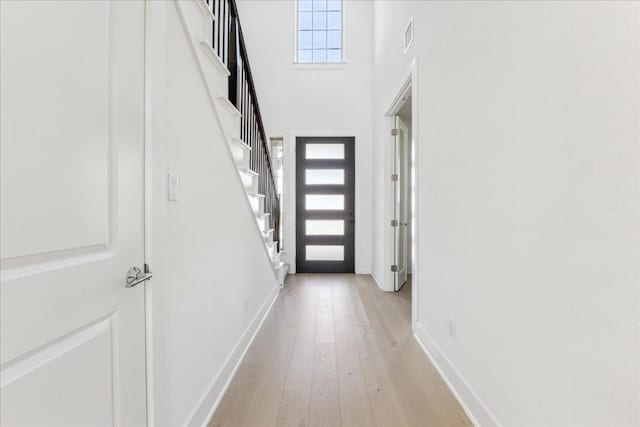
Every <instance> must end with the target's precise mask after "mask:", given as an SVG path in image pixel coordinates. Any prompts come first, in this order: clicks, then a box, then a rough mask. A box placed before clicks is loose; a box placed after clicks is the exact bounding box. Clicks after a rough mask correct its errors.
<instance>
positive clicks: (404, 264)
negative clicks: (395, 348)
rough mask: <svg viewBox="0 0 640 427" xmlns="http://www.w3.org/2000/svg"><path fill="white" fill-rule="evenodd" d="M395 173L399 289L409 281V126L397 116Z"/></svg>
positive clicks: (395, 250)
mask: <svg viewBox="0 0 640 427" xmlns="http://www.w3.org/2000/svg"><path fill="white" fill-rule="evenodd" d="M395 120H396V129H397V130H398V132H397V134H396V137H395V143H394V144H395V147H394V148H395V155H394V157H395V159H394V175H395V176H396V177H397V179H396V180H395V185H394V202H395V206H394V221H395V226H394V236H395V239H394V253H395V265H396V266H397V269H396V270H397V273H396V275H395V290H396V291H398V290H400V288H402V286H403V285H404V284H405V283H406V281H407V275H408V272H409V217H410V212H409V195H410V188H409V187H410V176H409V166H410V165H409V161H410V159H409V128H408V126H407V125H406V124H405V123H404V121H403V120H402V119H401V118H400V117H396V118H395Z"/></svg>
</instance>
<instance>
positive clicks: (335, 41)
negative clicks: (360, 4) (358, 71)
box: [295, 0, 344, 64]
mask: <svg viewBox="0 0 640 427" xmlns="http://www.w3.org/2000/svg"><path fill="white" fill-rule="evenodd" d="M342 3H343V2H342V0H296V4H297V16H296V22H297V25H296V61H295V62H296V63H297V64H340V63H342V62H343V60H344V59H343V56H344V55H343V53H344V52H343V51H344V49H343V19H342V18H343V10H342V8H343V4H342Z"/></svg>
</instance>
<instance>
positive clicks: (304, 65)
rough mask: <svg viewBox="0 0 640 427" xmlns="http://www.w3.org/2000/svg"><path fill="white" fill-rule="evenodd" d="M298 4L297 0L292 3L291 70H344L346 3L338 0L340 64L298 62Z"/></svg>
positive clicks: (345, 63) (345, 64) (343, 0)
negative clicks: (339, 11) (339, 10)
mask: <svg viewBox="0 0 640 427" xmlns="http://www.w3.org/2000/svg"><path fill="white" fill-rule="evenodd" d="M298 2H299V0H295V1H294V2H293V3H294V14H295V19H294V22H295V23H294V37H293V68H295V69H301V70H321V69H325V70H340V69H345V68H346V66H347V62H346V46H345V44H346V43H345V25H344V24H345V13H346V11H345V6H346V4H347V3H348V2H346V1H345V0H340V2H341V6H340V9H341V17H340V18H341V20H342V23H341V30H340V45H341V48H340V53H341V56H342V60H341V61H340V62H299V61H298V37H299V34H298V27H299V20H300V14H299V13H298V12H299V11H298Z"/></svg>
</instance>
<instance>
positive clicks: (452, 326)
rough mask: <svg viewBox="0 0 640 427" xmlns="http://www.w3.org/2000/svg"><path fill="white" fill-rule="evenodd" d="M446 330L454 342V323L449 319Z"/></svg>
mask: <svg viewBox="0 0 640 427" xmlns="http://www.w3.org/2000/svg"><path fill="white" fill-rule="evenodd" d="M447 326H448V327H447V329H448V332H449V338H451V339H452V340H454V341H455V339H456V321H455V320H451V319H449V324H448V325H447Z"/></svg>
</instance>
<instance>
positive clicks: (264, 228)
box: [257, 217, 269, 233]
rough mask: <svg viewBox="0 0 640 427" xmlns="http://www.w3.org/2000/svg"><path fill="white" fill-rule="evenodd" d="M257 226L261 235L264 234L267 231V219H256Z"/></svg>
mask: <svg viewBox="0 0 640 427" xmlns="http://www.w3.org/2000/svg"><path fill="white" fill-rule="evenodd" d="M257 220H258V226H259V227H260V231H261V232H262V233H266V232H267V230H269V217H264V218H257Z"/></svg>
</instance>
